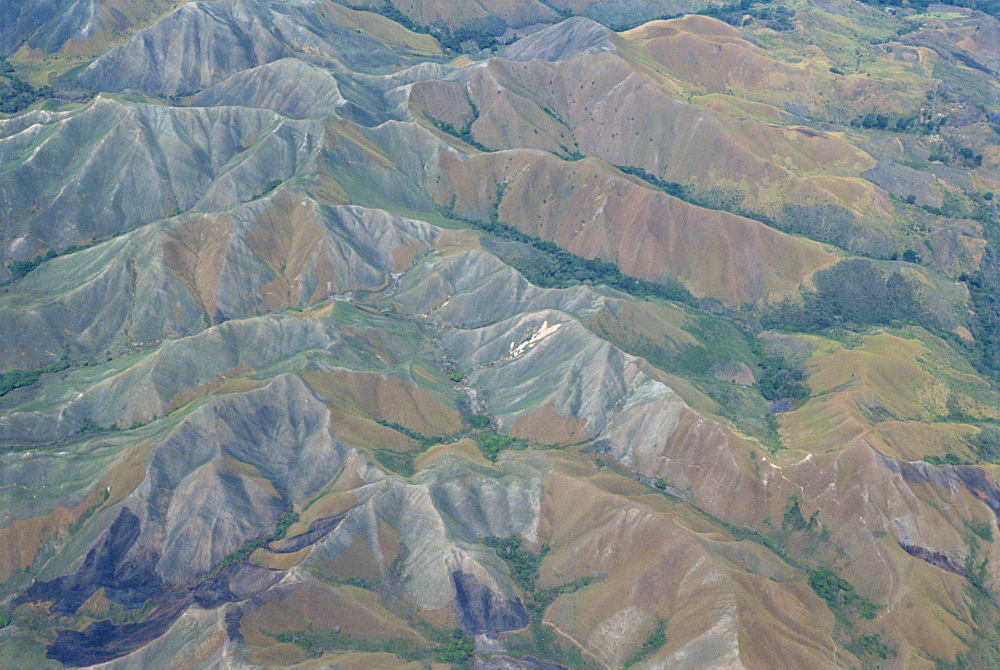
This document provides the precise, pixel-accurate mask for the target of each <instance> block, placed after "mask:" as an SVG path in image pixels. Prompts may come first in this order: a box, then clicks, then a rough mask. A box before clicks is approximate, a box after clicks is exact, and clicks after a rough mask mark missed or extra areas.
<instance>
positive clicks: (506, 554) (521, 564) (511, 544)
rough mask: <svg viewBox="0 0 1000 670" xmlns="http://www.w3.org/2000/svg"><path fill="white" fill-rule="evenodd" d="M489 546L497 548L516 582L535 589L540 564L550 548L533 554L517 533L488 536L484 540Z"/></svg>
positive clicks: (528, 588) (527, 589) (526, 588)
mask: <svg viewBox="0 0 1000 670" xmlns="http://www.w3.org/2000/svg"><path fill="white" fill-rule="evenodd" d="M483 544H485V545H486V546H487V547H490V548H492V549H495V550H496V552H497V556H499V557H500V558H501V559H503V561H504V562H505V563H506V564H507V566H508V567H509V568H510V576H511V578H513V580H514V583H515V584H517V585H518V586H519V587H521V588H522V589H523V590H524V591H526V592H529V591H534V590H535V580H536V579H538V566H539V565H541V563H542V559H543V558H545V554H546V553H548V548H547V547H544V549H543V551H541V552H539V553H537V554H533V553H531V552H529V551H525V550H524V549H523V548H522V541H521V538H520V537H519V536H517V535H513V534H512V535H510V536H508V537H487V538H485V539H484V540H483Z"/></svg>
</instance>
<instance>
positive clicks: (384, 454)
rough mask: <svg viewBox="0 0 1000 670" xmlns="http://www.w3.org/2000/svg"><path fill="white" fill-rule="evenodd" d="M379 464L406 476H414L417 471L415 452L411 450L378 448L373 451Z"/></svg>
mask: <svg viewBox="0 0 1000 670" xmlns="http://www.w3.org/2000/svg"><path fill="white" fill-rule="evenodd" d="M373 455H374V456H375V460H376V461H378V463H379V465H381V466H382V467H384V468H386V469H387V470H392V471H393V472H395V473H396V474H400V475H403V476H404V477H412V476H413V475H414V474H416V472H417V468H416V464H415V462H414V456H413V454H411V453H409V452H405V451H403V452H400V451H391V450H389V449H376V450H375V451H374V452H373Z"/></svg>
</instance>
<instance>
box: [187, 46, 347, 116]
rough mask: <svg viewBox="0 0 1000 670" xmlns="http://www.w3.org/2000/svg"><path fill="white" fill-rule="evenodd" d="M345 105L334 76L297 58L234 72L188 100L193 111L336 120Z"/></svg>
mask: <svg viewBox="0 0 1000 670" xmlns="http://www.w3.org/2000/svg"><path fill="white" fill-rule="evenodd" d="M344 102H345V101H344V98H343V97H342V96H341V95H340V89H339V88H338V87H337V80H336V79H335V78H334V77H333V75H331V74H330V73H329V72H328V71H326V70H323V69H321V68H318V67H315V66H313V65H309V64H308V63H305V62H303V61H301V60H298V59H297V58H282V59H281V60H277V61H274V62H273V63H268V64H266V65H261V66H259V67H256V68H252V69H250V70H243V71H241V72H237V73H236V74H234V75H232V76H231V77H229V78H228V79H225V80H224V81H221V82H219V83H218V84H215V85H214V86H211V87H209V88H207V89H205V90H204V91H202V92H201V93H198V94H197V95H196V96H194V97H193V98H192V99H191V105H192V106H195V107H219V106H230V105H232V106H239V107H256V108H257V109H271V110H274V111H276V112H279V113H281V114H285V115H286V116H293V117H296V118H317V117H323V116H332V117H336V116H337V109H338V108H339V107H340V106H341V105H343V104H344Z"/></svg>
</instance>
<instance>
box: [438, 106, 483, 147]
mask: <svg viewBox="0 0 1000 670" xmlns="http://www.w3.org/2000/svg"><path fill="white" fill-rule="evenodd" d="M427 118H428V119H430V122H431V123H433V124H434V127H435V128H437V129H438V130H440V131H442V132H445V133H448V134H449V135H451V136H453V137H457V138H458V139H460V140H462V141H463V142H465V143H466V144H468V145H469V146H471V147H475V148H476V149H479V150H480V151H483V152H488V151H493V149H490V148H489V147H488V146H486V145H484V144H480V143H479V142H477V141H476V139H475V138H474V137H473V136H472V124H473V123H475V121H476V119H475V118H472V119H470V120H469V122H468V123H466V124H465V125H464V126H462V127H461V128H455V126H453V125H451V124H450V123H445V122H444V121H439V120H438V119H435V118H434V117H433V116H431V115H430V114H428V115H427Z"/></svg>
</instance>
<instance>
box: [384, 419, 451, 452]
mask: <svg viewBox="0 0 1000 670" xmlns="http://www.w3.org/2000/svg"><path fill="white" fill-rule="evenodd" d="M375 423H377V424H378V425H380V426H385V427H386V428H391V429H392V430H394V431H396V432H397V433H402V434H403V435H405V436H406V437H408V438H410V439H411V440H415V441H416V442H419V443H420V446H421V447H423V448H424V449H426V448H427V447H430V446H432V445H435V444H440V443H442V442H444V441H446V440H447V439H448V437H446V436H444V435H424V434H423V433H418V432H417V431H415V430H412V429H410V428H407V427H406V426H404V425H401V424H398V423H393V422H392V421H383V420H381V419H375Z"/></svg>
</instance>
